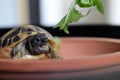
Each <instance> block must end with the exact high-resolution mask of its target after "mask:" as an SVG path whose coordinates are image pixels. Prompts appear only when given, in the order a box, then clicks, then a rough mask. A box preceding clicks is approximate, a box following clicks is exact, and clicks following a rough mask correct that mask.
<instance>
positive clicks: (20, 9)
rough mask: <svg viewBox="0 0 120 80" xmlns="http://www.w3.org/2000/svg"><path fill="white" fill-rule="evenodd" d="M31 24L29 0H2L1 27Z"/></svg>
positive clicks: (0, 0)
mask: <svg viewBox="0 0 120 80" xmlns="http://www.w3.org/2000/svg"><path fill="white" fill-rule="evenodd" d="M20 24H29V13H28V0H0V28H5V27H6V28H8V27H12V26H15V25H20Z"/></svg>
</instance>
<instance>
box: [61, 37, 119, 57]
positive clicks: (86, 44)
mask: <svg viewBox="0 0 120 80" xmlns="http://www.w3.org/2000/svg"><path fill="white" fill-rule="evenodd" d="M61 40H62V44H61V46H60V53H61V55H62V57H63V58H64V59H67V58H79V57H88V56H97V55H99V56H100V55H105V54H113V53H115V52H118V51H120V43H119V42H115V41H112V40H109V39H105V40H104V39H102V40H101V39H89V38H84V39H81V38H62V39H61Z"/></svg>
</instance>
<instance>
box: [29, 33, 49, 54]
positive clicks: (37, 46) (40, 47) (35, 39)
mask: <svg viewBox="0 0 120 80" xmlns="http://www.w3.org/2000/svg"><path fill="white" fill-rule="evenodd" d="M27 43H28V45H27V47H28V50H29V52H30V54H31V55H40V54H43V53H48V52H49V50H50V48H49V44H48V37H47V36H46V34H45V33H39V34H36V35H33V36H30V37H29V38H28V41H27Z"/></svg>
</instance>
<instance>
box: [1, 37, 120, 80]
mask: <svg viewBox="0 0 120 80" xmlns="http://www.w3.org/2000/svg"><path fill="white" fill-rule="evenodd" d="M60 51H61V55H62V57H63V58H64V59H62V60H55V59H51V60H50V59H47V60H11V59H1V60H0V79H19V80H20V79H30V80H36V79H41V80H46V79H47V80H49V79H50V80H51V79H53V80H57V79H60V80H66V79H68V80H71V79H73V80H77V79H78V80H80V79H82V80H87V79H88V80H90V79H92V80H102V79H104V80H105V79H107V80H108V79H109V80H111V79H115V78H116V76H117V75H118V74H119V73H120V72H119V71H120V40H119V39H110V38H62V44H61V47H60ZM108 76H109V77H108ZM118 77H119V76H117V78H116V79H118ZM119 78H120V77H119Z"/></svg>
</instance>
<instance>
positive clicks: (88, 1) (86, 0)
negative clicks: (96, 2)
mask: <svg viewBox="0 0 120 80" xmlns="http://www.w3.org/2000/svg"><path fill="white" fill-rule="evenodd" d="M77 4H78V5H79V6H80V7H83V8H87V7H91V6H92V5H93V0H78V2H77Z"/></svg>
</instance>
